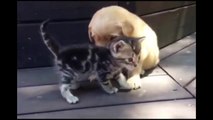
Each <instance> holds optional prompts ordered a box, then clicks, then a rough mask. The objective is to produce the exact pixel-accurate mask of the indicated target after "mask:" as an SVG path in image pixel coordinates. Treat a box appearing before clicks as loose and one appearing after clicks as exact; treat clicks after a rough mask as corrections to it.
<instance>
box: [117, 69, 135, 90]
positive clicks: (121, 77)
mask: <svg viewBox="0 0 213 120" xmlns="http://www.w3.org/2000/svg"><path fill="white" fill-rule="evenodd" d="M117 81H118V83H119V85H120V86H121V87H120V89H123V90H130V89H132V87H131V86H130V85H129V84H128V83H127V80H126V77H125V76H124V75H123V74H122V73H120V74H119V75H118V79H117Z"/></svg>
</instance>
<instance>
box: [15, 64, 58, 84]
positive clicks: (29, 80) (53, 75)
mask: <svg viewBox="0 0 213 120" xmlns="http://www.w3.org/2000/svg"><path fill="white" fill-rule="evenodd" d="M58 82H59V75H58V74H57V72H56V68H54V67H42V68H31V69H18V70H17V87H26V86H36V85H46V84H57V83H58Z"/></svg>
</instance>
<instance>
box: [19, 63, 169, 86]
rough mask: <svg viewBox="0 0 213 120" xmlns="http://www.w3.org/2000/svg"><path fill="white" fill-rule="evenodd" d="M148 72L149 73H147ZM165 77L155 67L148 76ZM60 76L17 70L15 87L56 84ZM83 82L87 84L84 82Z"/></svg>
mask: <svg viewBox="0 0 213 120" xmlns="http://www.w3.org/2000/svg"><path fill="white" fill-rule="evenodd" d="M148 72H149V71H148ZM154 75H166V73H165V72H164V71H163V70H162V69H161V68H159V67H156V68H155V69H154V70H153V71H151V73H149V74H148V76H154ZM59 79H60V75H59V73H58V72H57V70H56V68H55V67H42V68H30V69H18V70H17V87H27V86H36V85H47V84H48V85H49V84H58V82H59ZM84 82H89V81H87V80H85V81H84Z"/></svg>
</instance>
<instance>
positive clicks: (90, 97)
mask: <svg viewBox="0 0 213 120" xmlns="http://www.w3.org/2000/svg"><path fill="white" fill-rule="evenodd" d="M142 81H143V82H142V88H141V89H138V90H133V91H130V92H119V93H117V94H114V95H108V94H105V93H104V92H103V91H102V90H100V89H99V88H97V87H85V89H83V88H82V89H79V90H77V91H76V95H78V97H79V98H80V102H79V103H78V104H74V105H69V104H68V103H66V101H65V100H64V99H62V97H61V94H60V92H59V89H58V85H44V86H35V87H22V88H18V114H23V113H32V112H42V111H51V110H60V109H68V108H69V109H74V108H85V107H94V106H105V105H116V104H128V103H134V102H144V101H153V100H166V99H179V98H191V97H192V96H191V95H190V94H189V93H188V92H186V91H185V90H184V89H183V88H182V87H180V86H179V85H177V84H176V83H175V82H174V81H173V80H172V79H171V78H170V77H168V76H166V75H163V76H149V77H145V78H143V79H142ZM35 106H36V107H35ZM50 106H51V107H50Z"/></svg>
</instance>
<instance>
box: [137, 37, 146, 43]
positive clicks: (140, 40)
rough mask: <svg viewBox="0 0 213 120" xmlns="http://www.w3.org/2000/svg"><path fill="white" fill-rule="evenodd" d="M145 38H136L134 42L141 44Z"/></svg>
mask: <svg viewBox="0 0 213 120" xmlns="http://www.w3.org/2000/svg"><path fill="white" fill-rule="evenodd" d="M145 38H146V37H145V36H143V37H139V38H136V40H137V41H138V42H139V43H141V42H143V41H144V40H145Z"/></svg>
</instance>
